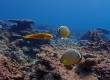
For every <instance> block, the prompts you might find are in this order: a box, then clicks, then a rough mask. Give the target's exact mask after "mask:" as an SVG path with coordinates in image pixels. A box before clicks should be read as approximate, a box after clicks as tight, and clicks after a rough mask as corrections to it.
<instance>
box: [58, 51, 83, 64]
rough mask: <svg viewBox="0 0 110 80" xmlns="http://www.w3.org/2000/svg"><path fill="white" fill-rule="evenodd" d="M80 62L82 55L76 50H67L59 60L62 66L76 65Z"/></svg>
mask: <svg viewBox="0 0 110 80" xmlns="http://www.w3.org/2000/svg"><path fill="white" fill-rule="evenodd" d="M81 60H82V55H81V54H80V53H79V52H78V51H77V50H76V49H67V50H66V51H65V52H64V54H63V55H62V57H61V58H60V62H61V63H63V64H64V65H74V64H78V63H80V62H81Z"/></svg>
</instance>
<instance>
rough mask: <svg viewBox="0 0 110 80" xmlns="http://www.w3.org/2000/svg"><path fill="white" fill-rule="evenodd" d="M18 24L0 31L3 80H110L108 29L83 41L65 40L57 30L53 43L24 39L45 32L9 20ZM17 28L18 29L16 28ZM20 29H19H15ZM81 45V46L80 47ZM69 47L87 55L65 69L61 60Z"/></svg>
mask: <svg viewBox="0 0 110 80" xmlns="http://www.w3.org/2000/svg"><path fill="white" fill-rule="evenodd" d="M9 21H11V22H14V23H17V25H13V26H10V28H7V29H0V33H1V34H0V79H1V80H109V79H110V76H109V74H110V55H109V52H110V40H107V41H105V38H104V37H102V33H103V35H105V34H109V32H108V31H107V30H104V29H100V28H98V29H96V30H90V31H88V32H87V33H85V35H84V36H83V37H85V38H83V37H82V38H81V40H80V41H78V40H77V39H76V38H75V37H74V35H71V37H70V38H68V39H61V37H60V36H59V35H58V34H57V33H56V29H55V28H52V27H51V28H48V29H46V30H44V32H48V33H51V34H52V35H53V36H54V38H53V39H51V40H47V41H45V40H36V39H24V38H23V36H25V35H27V34H33V33H38V32H42V31H41V30H33V29H32V27H31V25H30V24H33V23H34V22H33V21H31V20H9ZM16 28H17V29H16ZM15 29H16V30H15ZM83 39H86V40H83ZM80 45H81V46H80ZM68 48H73V49H77V50H78V51H79V52H80V53H81V54H82V56H83V59H82V61H81V63H79V64H77V65H70V66H65V65H63V64H61V63H60V58H61V56H62V54H63V53H64V51H65V50H67V49H68Z"/></svg>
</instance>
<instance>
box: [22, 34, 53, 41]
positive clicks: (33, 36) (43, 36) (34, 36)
mask: <svg viewBox="0 0 110 80" xmlns="http://www.w3.org/2000/svg"><path fill="white" fill-rule="evenodd" d="M24 38H30V39H41V40H46V39H51V38H53V36H52V35H51V34H48V33H38V34H30V35H26V36H24Z"/></svg>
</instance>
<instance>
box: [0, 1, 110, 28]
mask: <svg viewBox="0 0 110 80" xmlns="http://www.w3.org/2000/svg"><path fill="white" fill-rule="evenodd" d="M0 19H3V20H7V19H32V20H34V21H35V22H36V24H43V25H52V26H55V27H59V26H61V25H66V26H68V27H69V28H78V29H95V28H98V27H100V28H104V29H108V30H110V28H109V27H110V0H0Z"/></svg>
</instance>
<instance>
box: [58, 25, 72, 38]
mask: <svg viewBox="0 0 110 80" xmlns="http://www.w3.org/2000/svg"><path fill="white" fill-rule="evenodd" d="M57 33H58V34H59V35H60V36H61V37H64V38H67V37H69V36H70V30H69V28H68V27H67V26H60V28H58V29H57Z"/></svg>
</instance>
